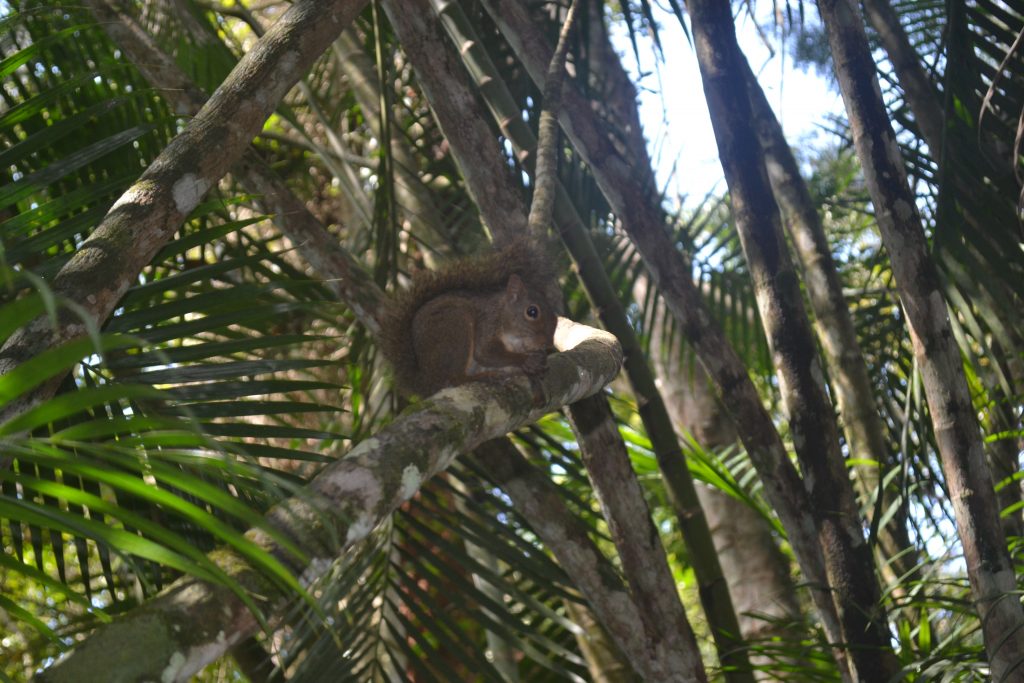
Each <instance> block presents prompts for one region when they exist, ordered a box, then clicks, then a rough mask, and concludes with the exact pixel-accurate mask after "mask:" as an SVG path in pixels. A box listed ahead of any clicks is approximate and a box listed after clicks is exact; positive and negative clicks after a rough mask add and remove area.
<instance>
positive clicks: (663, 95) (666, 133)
mask: <svg viewBox="0 0 1024 683" xmlns="http://www.w3.org/2000/svg"><path fill="white" fill-rule="evenodd" d="M752 4H754V6H755V9H757V10H758V11H759V12H760V10H762V9H763V10H765V11H766V14H765V15H764V16H761V17H759V22H760V23H761V25H762V31H761V32H760V33H759V32H758V30H757V26H756V25H755V23H754V21H753V20H752V19H751V18H750V15H749V13H748V12H747V10H746V9H742V10H740V15H739V16H738V17H737V21H736V24H737V25H736V30H737V38H738V40H739V43H740V47H741V49H742V50H743V51H744V53H745V54H746V55H747V59H748V60H749V61H750V65H751V68H753V69H754V72H755V73H756V74H758V80H759V81H760V83H761V87H763V88H764V89H765V94H766V95H767V96H768V101H769V102H771V103H772V106H773V108H774V109H775V113H776V115H777V116H778V117H779V120H780V121H781V122H782V125H783V129H784V130H785V132H786V137H787V139H788V140H789V142H790V144H794V143H797V142H800V143H801V144H808V143H810V142H811V141H812V140H814V141H816V142H818V143H819V144H820V143H823V142H824V141H826V140H827V139H828V134H827V133H825V132H823V131H822V130H821V128H820V124H822V123H823V122H824V121H825V117H826V116H827V115H828V114H829V113H837V112H841V111H842V98H841V97H840V95H839V93H838V91H836V90H833V89H830V87H829V85H828V83H827V82H826V81H825V80H824V79H823V78H821V77H819V76H818V75H817V74H815V73H814V71H813V69H811V70H809V71H807V72H805V71H802V70H801V69H799V68H794V67H793V63H792V59H791V58H790V56H789V55H788V54H785V53H784V51H783V50H782V49H780V47H779V44H780V43H781V33H779V32H778V30H777V29H776V27H775V26H773V22H772V15H771V3H766V2H762V3H752ZM655 20H656V21H657V22H658V25H659V35H660V37H661V44H662V47H663V51H664V62H663V63H661V64H658V65H657V66H655V64H656V63H655V57H654V49H653V44H652V43H651V41H650V40H648V39H645V38H642V37H641V38H638V46H639V51H640V58H641V67H642V70H643V72H645V73H646V74H647V75H646V76H645V77H644V78H643V79H642V80H640V81H639V84H640V117H641V122H642V125H643V127H644V134H645V136H646V138H647V140H648V145H649V147H650V152H651V157H652V159H654V163H655V170H656V173H657V176H658V180H659V182H661V183H662V185H663V187H666V188H667V192H666V195H667V197H668V198H670V199H671V198H672V197H676V196H680V195H686V200H685V202H684V205H686V206H692V205H694V204H697V203H699V202H700V200H701V199H702V198H703V197H704V195H705V194H707V193H708V192H710V191H711V190H712V189H717V191H718V192H724V191H725V189H726V187H725V180H724V179H723V176H722V167H721V165H720V164H719V161H718V148H717V147H716V146H715V135H714V131H713V130H712V128H711V119H710V118H709V116H708V109H707V104H706V102H705V100H704V90H703V87H702V85H701V80H700V72H699V70H698V67H697V56H696V54H695V52H694V50H693V47H692V45H691V43H690V42H689V40H688V39H687V38H686V35H685V34H684V33H683V31H682V28H681V27H680V26H679V21H678V20H677V19H676V17H675V15H674V14H672V13H670V12H656V13H655ZM766 40H767V41H768V43H769V44H770V45H771V46H772V47H773V48H774V56H772V54H771V53H770V51H769V49H768V47H767V46H766V45H765V41H766ZM613 43H614V45H615V47H616V49H617V50H618V51H619V53H620V54H621V55H622V58H623V63H624V64H625V65H626V68H627V69H629V70H630V73H631V75H632V76H633V77H634V82H637V81H636V75H637V73H638V71H637V62H636V58H635V55H634V52H633V47H632V44H631V43H630V41H629V36H628V33H627V32H626V29H625V27H623V26H621V25H618V26H617V27H616V28H615V29H613ZM808 138H811V139H808Z"/></svg>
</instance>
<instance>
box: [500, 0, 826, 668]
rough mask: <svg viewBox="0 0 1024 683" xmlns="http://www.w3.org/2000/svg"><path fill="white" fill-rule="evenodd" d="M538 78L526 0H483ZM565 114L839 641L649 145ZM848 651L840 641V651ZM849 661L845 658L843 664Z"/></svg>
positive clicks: (818, 571)
mask: <svg viewBox="0 0 1024 683" xmlns="http://www.w3.org/2000/svg"><path fill="white" fill-rule="evenodd" d="M483 4H484V6H485V8H486V9H487V11H488V13H489V14H490V15H491V17H492V18H493V19H494V20H495V22H496V23H497V24H498V26H499V29H500V30H501V32H502V34H503V35H504V36H505V38H506V39H507V40H508V41H509V43H510V44H511V46H512V48H513V49H514V51H515V52H516V54H517V56H518V57H519V58H520V59H521V60H522V61H523V63H524V65H525V66H526V68H527V69H528V70H529V72H530V74H531V76H532V77H533V79H534V81H535V82H536V81H538V79H539V78H541V74H543V73H544V70H545V68H546V65H547V62H546V60H547V59H548V58H549V57H550V55H551V47H550V45H548V44H547V43H546V41H545V40H544V38H543V36H542V35H541V34H540V32H539V31H538V30H537V27H536V26H535V25H534V24H533V22H532V21H531V19H530V17H529V15H528V14H527V12H526V10H525V7H524V6H523V5H522V4H521V3H520V2H519V1H518V0H484V3H483ZM563 97H564V103H565V111H564V112H563V115H562V117H561V124H562V128H563V130H565V131H566V132H567V133H568V134H569V136H570V137H571V139H572V141H573V144H574V147H575V149H576V150H577V151H578V152H579V153H580V155H581V157H582V158H583V159H584V161H586V162H587V163H588V164H589V165H590V167H591V169H592V171H593V173H594V175H595V178H596V180H597V182H598V184H599V186H600V187H601V191H602V193H603V194H604V195H605V197H606V198H607V199H608V201H609V203H610V205H611V207H612V209H613V210H614V211H615V213H616V215H617V216H618V217H619V218H620V219H621V220H622V223H623V226H624V227H625V228H626V231H627V232H628V233H629V235H630V237H631V238H632V239H633V241H634V243H635V244H636V245H637V247H638V248H639V250H640V252H641V254H642V256H643V258H644V261H645V262H646V264H647V266H648V268H650V270H651V273H652V275H653V276H654V278H655V281H656V282H657V284H658V286H659V287H660V289H661V292H662V295H663V296H664V298H665V301H666V303H667V304H668V306H669V308H670V309H671V310H672V312H673V313H674V315H675V316H676V317H677V318H678V320H679V321H680V324H681V326H682V329H683V332H684V334H685V335H686V336H687V338H688V339H689V340H690V341H691V342H692V343H693V345H694V349H695V351H696V352H697V357H698V359H699V360H700V362H701V364H702V365H703V366H704V368H705V369H706V370H707V372H708V374H709V375H710V376H711V377H712V378H713V379H714V381H715V383H716V385H717V386H718V387H719V390H720V391H721V392H722V398H723V403H724V405H725V406H726V407H727V409H728V410H729V411H730V414H731V415H732V417H733V421H734V422H735V424H736V425H737V426H738V427H739V429H740V437H741V439H742V440H743V443H744V445H745V446H746V448H747V452H748V453H749V454H750V457H751V460H752V461H753V462H754V464H755V467H757V469H758V473H759V474H760V475H761V478H762V480H763V482H764V486H765V495H766V496H767V497H768V500H769V502H770V503H771V504H772V506H773V507H774V508H775V509H776V511H777V512H778V514H779V517H780V519H781V520H782V523H783V525H784V527H785V528H786V531H787V533H788V535H789V540H790V543H791V544H792V546H793V549H794V552H795V554H796V555H797V558H798V561H799V562H800V566H801V568H802V570H803V572H804V578H805V579H806V581H807V583H808V586H809V587H810V588H811V592H812V596H813V598H814V602H815V605H816V606H817V607H818V610H819V613H820V614H821V617H822V622H823V625H824V627H825V629H826V633H827V634H828V637H829V639H830V640H831V641H832V642H833V643H837V644H838V643H841V642H842V635H841V631H840V629H839V625H838V623H837V620H836V612H835V605H834V604H833V602H832V599H831V596H830V595H829V593H828V591H827V589H826V586H827V579H826V575H825V571H824V560H823V557H822V550H821V548H820V546H819V545H818V542H817V534H816V530H815V523H814V520H813V518H812V517H811V511H812V508H811V505H810V503H809V501H808V499H807V496H806V493H805V492H804V489H803V486H802V483H801V481H800V477H799V475H798V474H797V472H796V469H795V468H794V467H793V465H792V463H791V462H790V461H789V458H788V455H787V454H786V449H785V447H784V446H783V444H782V441H781V439H780V438H779V434H778V432H777V431H776V429H775V426H774V424H773V423H772V420H771V417H770V416H769V415H768V413H767V411H766V410H765V409H764V406H763V405H762V404H761V399H760V397H759V396H758V393H757V390H756V388H755V387H754V385H753V383H752V382H751V381H750V378H749V376H748V375H747V370H746V367H745V366H744V365H743V363H742V362H741V361H740V359H739V357H738V356H737V355H736V353H735V351H734V350H733V349H732V347H731V346H730V344H729V342H728V341H727V340H726V339H725V337H724V335H723V334H722V331H721V329H720V328H719V327H717V325H715V324H714V322H713V318H712V316H711V314H710V312H709V311H708V310H707V308H706V307H705V306H704V304H703V302H702V301H701V297H700V294H699V293H698V291H697V289H696V287H695V286H694V284H693V281H692V280H691V275H690V270H689V268H688V266H687V264H686V262H685V260H684V259H683V257H682V254H680V252H679V251H678V250H677V249H676V247H675V245H673V244H672V242H671V240H670V239H669V237H668V234H667V233H666V231H665V221H664V216H663V214H662V211H661V207H660V198H659V195H658V192H657V187H656V185H655V184H654V183H653V179H652V174H651V171H650V169H651V164H650V159H649V158H648V156H647V152H646V148H644V147H639V148H633V147H626V146H623V148H620V147H617V146H616V145H615V144H614V141H615V140H617V136H618V131H617V130H615V131H613V130H606V129H605V128H604V127H603V124H601V123H599V122H598V120H597V117H596V116H595V113H594V108H592V106H591V103H590V102H587V101H586V100H585V99H584V98H583V97H582V96H581V95H580V94H579V93H578V92H577V91H576V90H575V89H573V88H572V87H567V88H566V91H565V92H564V93H563ZM834 654H835V655H836V657H837V660H838V661H840V662H843V661H844V655H843V653H842V652H841V651H838V650H836V651H834ZM840 668H841V670H845V664H840Z"/></svg>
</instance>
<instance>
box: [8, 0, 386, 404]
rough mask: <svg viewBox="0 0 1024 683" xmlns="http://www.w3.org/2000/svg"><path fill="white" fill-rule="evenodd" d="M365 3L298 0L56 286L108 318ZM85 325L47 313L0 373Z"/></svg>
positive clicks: (13, 344)
mask: <svg viewBox="0 0 1024 683" xmlns="http://www.w3.org/2000/svg"><path fill="white" fill-rule="evenodd" d="M365 4H366V0H299V1H298V2H296V3H295V4H294V5H292V6H291V7H290V8H289V9H288V11H287V12H285V13H284V15H282V17H281V19H280V20H279V21H278V22H277V23H276V24H275V25H274V27H273V28H272V29H271V30H270V31H269V32H268V33H267V34H266V35H265V36H264V37H263V38H262V39H260V40H259V42H257V43H256V45H255V46H254V47H253V49H252V51H251V52H249V53H248V54H246V55H245V57H243V58H242V60H241V61H240V62H239V63H238V65H237V66H236V67H235V69H234V70H233V71H232V72H231V74H230V75H229V76H228V78H227V79H226V80H225V81H224V83H223V84H221V86H220V87H219V88H218V89H217V92H215V93H214V94H213V96H212V97H211V98H210V100H209V101H208V102H207V103H206V104H205V105H204V106H203V108H202V110H201V111H200V112H199V114H197V115H196V117H195V118H194V119H192V121H190V122H189V124H188V126H187V127H186V128H185V130H184V131H182V132H181V133H180V134H179V135H178V136H177V137H175V138H174V140H172V141H171V143H170V144H169V145H168V146H167V147H166V148H165V149H164V150H163V152H161V153H160V155H159V156H158V157H157V158H156V159H155V160H154V161H153V163H152V164H150V166H149V168H148V169H147V170H146V171H145V172H144V173H143V174H142V176H141V177H140V178H139V180H138V181H136V182H135V184H134V185H132V187H131V188H129V189H128V191H127V192H125V193H124V194H123V195H122V196H121V198H120V199H118V200H117V201H116V202H115V203H114V206H113V207H111V209H110V211H109V212H108V213H107V215H106V217H105V218H104V219H103V220H102V221H101V223H100V224H99V226H97V228H96V229H95V230H94V231H93V233H92V234H91V235H90V236H89V238H88V239H87V240H85V242H84V243H83V244H82V245H81V246H80V247H79V248H78V250H77V251H76V252H75V254H74V256H72V257H71V259H70V260H69V261H68V262H67V263H66V264H65V265H64V267H63V268H61V270H60V272H59V273H58V274H57V276H56V277H55V279H54V281H53V283H52V286H53V290H54V291H55V293H57V294H58V295H61V296H64V297H66V298H68V299H69V300H71V301H73V302H75V303H77V304H78V306H79V307H80V308H81V310H84V311H85V312H86V313H87V314H88V315H90V316H92V318H93V319H94V320H95V321H96V322H98V323H102V322H104V321H105V320H106V319H107V317H108V316H109V315H110V313H111V312H112V311H113V310H114V307H115V306H116V305H117V302H118V301H120V299H121V297H122V295H124V293H125V292H126V291H127V290H128V287H129V286H131V284H132V283H134V282H135V281H136V278H137V277H138V274H139V273H140V272H141V271H142V269H143V268H144V267H146V266H147V265H148V264H149V262H150V261H151V260H152V258H153V256H155V255H156V253H157V252H158V251H159V250H160V248H161V247H163V246H164V244H166V243H167V241H168V240H169V239H170V238H171V236H172V235H173V234H174V231H175V230H177V229H178V228H179V227H180V226H181V224H182V223H183V222H184V220H185V218H186V217H187V216H188V215H189V213H190V212H191V211H192V210H193V209H194V208H195V207H196V206H198V204H199V202H200V201H201V200H202V198H203V197H204V196H205V195H206V193H207V191H208V190H209V189H210V188H211V187H213V186H214V185H215V184H216V183H217V182H218V181H219V180H220V179H221V177H222V176H223V175H224V174H225V173H226V172H227V170H228V168H229V167H230V166H231V164H232V163H233V162H234V161H235V160H236V159H238V158H239V157H240V156H241V155H242V153H243V151H244V150H245V148H246V147H247V146H248V144H249V142H250V141H251V140H252V139H253V137H254V136H255V135H256V133H258V132H259V130H260V128H261V127H262V126H263V123H264V121H266V119H267V117H268V116H270V114H271V112H273V110H274V108H275V107H276V106H277V105H278V103H279V102H280V101H281V99H282V98H283V97H284V96H285V94H286V93H287V92H288V90H289V89H290V88H291V87H292V85H294V84H295V82H296V81H298V79H299V78H300V77H301V76H302V75H303V74H304V73H306V71H307V70H308V69H309V67H310V66H311V65H312V64H313V62H314V61H315V60H316V59H317V58H318V57H319V56H320V54H321V53H322V52H323V51H324V50H325V49H326V48H327V46H328V45H329V44H330V42H331V41H332V40H334V38H336V37H337V36H338V34H339V33H341V31H342V29H344V28H345V27H346V26H347V25H348V24H350V23H351V22H352V20H353V19H354V18H355V16H356V14H357V13H358V12H359V11H360V10H361V9H362V8H363V6H364V5H365ZM84 334H85V326H84V325H83V324H82V322H81V321H80V320H78V319H77V317H76V316H74V315H72V314H70V313H68V312H66V311H65V312H63V313H62V315H61V316H60V318H59V321H58V324H57V326H56V327H54V326H53V325H52V323H51V321H50V320H49V319H48V318H47V317H45V316H41V317H39V318H37V319H35V320H33V321H32V322H30V323H28V324H27V325H25V326H24V327H22V328H21V329H19V330H18V331H17V332H15V333H14V334H13V335H11V337H10V338H9V339H8V340H7V342H6V343H5V344H4V346H3V348H2V349H0V375H5V374H7V373H9V372H11V371H12V370H13V369H14V368H16V367H18V366H19V365H20V364H22V363H24V362H25V361H27V360H28V359H30V358H33V357H35V356H37V355H38V354H39V353H41V352H42V351H44V350H45V349H48V348H52V347H55V346H57V345H59V344H61V343H64V342H67V341H70V340H73V339H78V338H80V337H82V336H84ZM62 376H63V375H62V374H59V375H58V376H55V377H52V378H50V379H49V380H48V381H46V382H44V383H43V384H41V385H40V386H39V387H38V388H36V389H35V390H34V391H32V392H29V393H27V394H24V395H22V396H20V397H19V398H17V399H15V400H13V401H11V402H9V403H8V405H6V406H4V407H3V408H2V409H0V422H4V421H6V420H9V419H11V418H13V417H15V416H17V415H20V414H22V413H23V412H24V411H25V410H27V409H28V408H30V407H31V406H33V405H36V404H37V403H39V402H40V401H43V400H45V399H46V398H48V397H50V396H52V395H53V392H54V391H55V390H56V388H57V385H58V384H59V383H60V380H61V377H62Z"/></svg>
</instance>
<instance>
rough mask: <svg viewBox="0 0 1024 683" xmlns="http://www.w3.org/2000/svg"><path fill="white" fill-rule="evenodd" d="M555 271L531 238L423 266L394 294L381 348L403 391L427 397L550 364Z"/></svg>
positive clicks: (535, 370) (531, 372)
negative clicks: (549, 286)
mask: <svg viewBox="0 0 1024 683" xmlns="http://www.w3.org/2000/svg"><path fill="white" fill-rule="evenodd" d="M553 280H554V278H553V270H552V268H551V266H550V264H549V263H548V261H547V258H546V256H545V255H544V253H543V251H542V249H541V248H540V246H539V245H538V244H536V242H535V241H531V240H529V239H527V238H521V239H518V240H515V241H513V242H512V243H510V244H509V245H508V246H506V247H504V248H502V249H500V250H493V251H488V252H483V253H481V254H477V255H475V256H469V257H465V258H460V259H456V260H453V261H450V262H448V263H447V264H445V265H443V266H442V267H441V268H439V269H438V270H433V271H421V272H419V273H416V274H415V275H414V276H413V280H412V285H411V286H410V287H409V288H408V289H407V290H405V291H404V292H403V293H401V294H399V295H397V296H396V297H395V298H394V299H392V300H391V301H390V302H389V304H388V305H387V307H386V310H385V316H384V319H383V322H382V342H383V343H382V346H381V350H382V351H383V353H384V356H385V358H387V359H388V360H389V361H390V362H391V365H392V367H393V368H394V376H395V384H396V386H397V388H398V390H399V392H400V393H402V394H405V395H410V394H419V395H421V396H428V395H430V394H433V393H434V392H436V391H438V390H440V389H443V388H445V387H450V386H455V385H457V384H462V383H464V382H470V381H474V380H477V379H486V378H497V377H508V376H510V375H515V374H518V373H525V374H526V375H527V376H529V377H531V378H532V377H535V376H536V375H537V374H539V373H540V372H542V371H543V370H544V369H545V368H546V367H547V352H548V351H549V350H552V349H553V344H554V333H555V325H556V324H557V315H556V310H555V306H554V305H552V303H551V302H550V301H549V298H548V296H546V295H545V287H546V284H545V283H547V282H551V281H553Z"/></svg>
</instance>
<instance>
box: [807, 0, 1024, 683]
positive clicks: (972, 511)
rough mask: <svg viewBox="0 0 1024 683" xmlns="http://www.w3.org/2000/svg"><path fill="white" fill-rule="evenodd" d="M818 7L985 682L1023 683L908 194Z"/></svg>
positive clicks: (860, 31) (836, 35)
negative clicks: (883, 254) (966, 581)
mask: <svg viewBox="0 0 1024 683" xmlns="http://www.w3.org/2000/svg"><path fill="white" fill-rule="evenodd" d="M818 7H819V9H820V12H821V16H822V19H823V21H824V22H825V26H826V28H827V30H828V38H829V44H830V45H831V48H832V54H833V57H834V64H835V69H836V74H837V76H838V79H839V85H840V88H841V90H842V93H843V99H844V101H845V102H846V109H847V112H848V114H849V116H850V123H851V126H852V129H853V139H854V144H855V145H856V148H857V155H858V157H859V158H860V161H861V165H862V166H863V169H864V176H865V180H866V181H867V186H868V190H869V191H870V193H871V199H872V202H873V203H874V205H875V211H876V216H877V220H878V227H879V231H880V232H881V235H882V240H883V242H884V244H885V247H886V249H887V251H888V252H889V258H890V260H891V262H892V268H893V274H894V275H895V278H896V283H897V285H898V287H899V292H900V299H901V301H902V303H903V308H904V311H905V312H906V317H907V323H908V325H909V327H910V334H911V339H912V341H913V344H914V355H915V357H916V358H917V361H918V364H919V365H920V368H921V377H922V381H923V383H924V387H925V394H926V396H927V398H928V407H929V409H930V411H931V416H932V425H933V427H934V430H935V436H936V440H937V442H938V448H939V455H940V458H941V460H942V468H943V472H944V473H945V476H946V484H947V485H948V486H949V491H950V495H951V497H952V502H953V510H954V513H955V515H956V520H957V526H958V528H959V532H960V539H961V542H962V544H963V549H964V558H965V560H966V562H967V572H968V576H969V577H970V581H971V591H972V594H973V596H974V599H975V602H976V604H977V608H978V612H979V615H980V616H981V625H982V632H983V634H984V637H985V647H986V650H987V652H988V656H989V662H990V664H991V666H992V674H993V678H994V679H995V680H1000V681H1024V668H1022V667H1020V666H1019V664H1020V655H1021V653H1022V652H1024V610H1022V609H1021V605H1020V601H1019V600H1018V598H1017V596H1016V594H1015V591H1016V589H1017V585H1016V579H1015V576H1014V570H1013V565H1012V564H1011V562H1010V556H1009V553H1008V552H1007V550H1006V539H1005V537H1004V536H1003V531H1002V528H1001V527H1000V524H999V510H998V508H997V505H996V496H995V492H994V491H993V489H992V475H991V473H990V471H989V468H988V463H987V462H986V461H985V453H984V449H983V446H982V440H981V432H980V430H979V427H978V420H977V417H976V416H975V413H974V407H973V406H972V404H971V396H970V393H969V391H968V388H967V381H966V378H965V376H964V370H963V365H962V362H963V361H962V360H961V357H960V352H959V349H958V348H957V347H956V343H955V340H954V338H953V332H952V329H951V326H950V322H949V318H948V311H947V309H946V302H945V300H944V299H943V296H942V292H941V289H940V288H939V281H938V275H937V273H936V271H935V267H934V265H933V264H932V262H931V259H930V258H929V255H928V247H927V242H926V241H925V235H924V230H923V229H922V226H921V219H920V216H919V215H918V213H917V207H916V198H915V197H914V195H913V193H912V192H911V190H910V186H909V185H908V183H907V176H906V172H905V170H904V168H903V162H902V159H901V157H900V150H899V147H898V146H897V144H896V136H895V134H894V133H893V130H892V126H891V124H890V123H889V117H888V114H887V112H886V110H885V105H884V104H883V102H882V96H881V91H880V90H879V87H878V82H877V80H876V79H875V64H874V60H873V59H872V58H871V52H870V50H869V48H868V42H867V36H866V35H865V33H864V25H863V23H862V22H861V20H860V17H859V16H858V15H857V11H856V7H855V6H854V5H853V4H852V3H851V2H850V1H849V0H819V2H818Z"/></svg>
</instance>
